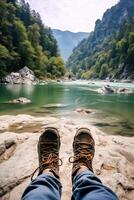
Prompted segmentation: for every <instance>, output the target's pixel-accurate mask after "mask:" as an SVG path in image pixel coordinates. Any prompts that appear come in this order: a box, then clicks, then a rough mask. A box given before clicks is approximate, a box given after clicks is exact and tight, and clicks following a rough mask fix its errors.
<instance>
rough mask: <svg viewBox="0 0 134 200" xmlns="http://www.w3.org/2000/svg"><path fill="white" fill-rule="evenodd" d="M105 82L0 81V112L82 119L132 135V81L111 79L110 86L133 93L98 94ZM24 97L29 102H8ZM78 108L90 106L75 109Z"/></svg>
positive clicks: (117, 132) (133, 87)
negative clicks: (114, 81)
mask: <svg viewBox="0 0 134 200" xmlns="http://www.w3.org/2000/svg"><path fill="white" fill-rule="evenodd" d="M106 84H107V83H105V82H95V83H94V84H93V83H92V82H87V81H76V82H65V83H48V84H45V85H4V84H2V85H0V115H5V114H8V115H9V114H10V115H14V114H31V115H38V116H54V117H62V118H63V117H65V118H68V119H70V120H71V119H73V120H74V119H75V120H77V121H78V123H79V120H81V119H82V120H85V121H86V122H87V123H90V124H92V125H95V126H97V127H98V128H99V129H101V130H103V131H104V132H106V133H107V134H118V135H125V136H126V135H127V136H133V135H134V84H132V83H110V84H111V85H112V86H113V87H120V88H123V87H125V88H129V89H131V90H133V93H132V94H127V95H125V94H105V95H104V94H99V93H98V92H97V89H98V88H100V87H102V86H103V85H106ZM18 97H26V98H28V99H30V100H31V101H32V103H30V104H26V105H20V104H11V103H8V101H9V100H12V99H15V98H18ZM77 108H88V109H91V110H93V112H92V113H91V114H82V113H77V112H75V110H76V109H77Z"/></svg>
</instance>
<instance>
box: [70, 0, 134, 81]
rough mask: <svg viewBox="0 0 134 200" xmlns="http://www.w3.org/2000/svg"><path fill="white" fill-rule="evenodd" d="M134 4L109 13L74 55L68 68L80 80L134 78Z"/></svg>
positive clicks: (125, 2)
mask: <svg viewBox="0 0 134 200" xmlns="http://www.w3.org/2000/svg"><path fill="white" fill-rule="evenodd" d="M133 16H134V1H133V0H120V2H119V3H118V4H117V5H115V6H113V7H112V8H111V9H108V10H107V11H106V12H105V13H104V15H103V18H102V20H97V21H96V26H95V29H94V31H93V32H92V33H91V34H90V36H89V37H88V38H87V39H85V40H83V41H82V42H81V43H80V44H79V45H78V46H77V47H76V48H75V49H74V51H73V54H72V55H71V56H70V58H69V59H68V62H67V66H68V67H69V68H71V69H72V70H73V72H74V73H76V74H77V76H78V78H80V77H82V78H87V79H89V78H101V79H104V78H106V77H109V78H128V77H130V78H133V76H134V57H133V56H134V54H133V53H134V52H133V50H134V49H133V47H134V41H133V34H134V21H133V19H132V18H133Z"/></svg>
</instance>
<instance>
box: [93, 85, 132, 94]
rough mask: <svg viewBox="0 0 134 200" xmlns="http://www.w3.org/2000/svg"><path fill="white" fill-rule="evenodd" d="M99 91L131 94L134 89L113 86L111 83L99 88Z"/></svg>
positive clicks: (102, 92)
mask: <svg viewBox="0 0 134 200" xmlns="http://www.w3.org/2000/svg"><path fill="white" fill-rule="evenodd" d="M97 91H98V93H100V94H111V93H115V94H131V93H133V90H130V89H127V88H118V89H117V88H113V87H111V86H110V85H106V86H103V87H102V88H99V89H98V90H97Z"/></svg>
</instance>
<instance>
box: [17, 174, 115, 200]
mask: <svg viewBox="0 0 134 200" xmlns="http://www.w3.org/2000/svg"><path fill="white" fill-rule="evenodd" d="M61 188H62V186H61V183H60V181H59V179H57V178H55V177H54V176H51V175H48V174H47V173H44V174H42V175H40V176H38V177H37V178H36V179H35V180H34V181H32V182H31V184H30V185H29V186H28V187H27V188H26V190H25V191H24V194H23V196H22V199H21V200H60V197H61ZM72 200H118V197H117V196H116V194H115V193H114V192H113V191H112V190H111V189H110V188H108V187H106V186H105V185H103V184H102V183H101V181H100V179H99V178H97V177H96V176H95V175H94V173H92V172H91V171H89V170H88V171H84V172H82V173H80V174H78V175H76V176H75V177H74V179H73V194H72Z"/></svg>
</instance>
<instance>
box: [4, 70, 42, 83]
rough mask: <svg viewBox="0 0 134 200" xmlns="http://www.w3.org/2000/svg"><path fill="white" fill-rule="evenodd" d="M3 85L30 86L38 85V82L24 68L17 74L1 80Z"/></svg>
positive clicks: (13, 73)
mask: <svg viewBox="0 0 134 200" xmlns="http://www.w3.org/2000/svg"><path fill="white" fill-rule="evenodd" d="M2 82H4V83H10V84H31V83H38V82H39V80H38V79H37V78H36V77H35V75H34V72H33V71H32V70H30V69H29V68H28V67H24V68H22V69H21V70H19V71H18V72H12V73H11V74H9V75H7V76H6V77H4V78H3V79H2Z"/></svg>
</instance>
